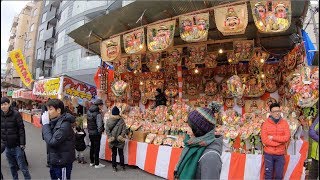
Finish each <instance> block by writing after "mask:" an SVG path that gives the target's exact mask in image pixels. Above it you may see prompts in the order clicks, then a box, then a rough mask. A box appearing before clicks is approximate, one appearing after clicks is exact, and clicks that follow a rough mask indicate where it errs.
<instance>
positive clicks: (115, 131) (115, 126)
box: [106, 106, 127, 172]
mask: <svg viewBox="0 0 320 180" xmlns="http://www.w3.org/2000/svg"><path fill="white" fill-rule="evenodd" d="M111 114H112V115H111V117H110V118H109V119H108V121H107V125H106V133H107V136H108V143H109V148H110V149H112V167H113V171H114V172H117V171H118V169H117V153H119V157H120V166H121V167H122V169H123V170H125V166H124V155H123V149H124V145H125V138H124V137H125V135H126V133H127V126H126V123H125V122H124V120H123V119H122V117H121V116H120V110H119V108H118V107H117V106H114V107H113V108H112V112H111Z"/></svg>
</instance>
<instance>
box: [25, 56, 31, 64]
mask: <svg viewBox="0 0 320 180" xmlns="http://www.w3.org/2000/svg"><path fill="white" fill-rule="evenodd" d="M30 60H31V57H30V56H28V57H26V63H27V65H29V63H30Z"/></svg>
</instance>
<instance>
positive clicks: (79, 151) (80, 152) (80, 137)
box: [75, 126, 87, 164]
mask: <svg viewBox="0 0 320 180" xmlns="http://www.w3.org/2000/svg"><path fill="white" fill-rule="evenodd" d="M75 136H76V143H75V144H76V157H77V160H78V163H82V164H86V163H87V162H86V161H85V160H84V150H86V147H87V146H86V143H85V142H84V138H85V137H86V132H85V131H84V129H83V128H82V127H80V126H77V127H76V131H75Z"/></svg>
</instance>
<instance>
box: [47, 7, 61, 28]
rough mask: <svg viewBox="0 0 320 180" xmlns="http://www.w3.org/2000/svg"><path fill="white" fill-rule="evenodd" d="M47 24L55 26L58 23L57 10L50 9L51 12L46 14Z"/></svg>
mask: <svg viewBox="0 0 320 180" xmlns="http://www.w3.org/2000/svg"><path fill="white" fill-rule="evenodd" d="M47 20H48V23H50V24H53V25H56V24H57V21H58V15H57V8H55V7H52V9H51V11H49V12H48V13H47Z"/></svg>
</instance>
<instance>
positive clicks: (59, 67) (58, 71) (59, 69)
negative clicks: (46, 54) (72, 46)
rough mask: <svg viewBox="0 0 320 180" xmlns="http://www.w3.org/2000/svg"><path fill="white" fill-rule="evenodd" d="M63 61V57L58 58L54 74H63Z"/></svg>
mask: <svg viewBox="0 0 320 180" xmlns="http://www.w3.org/2000/svg"><path fill="white" fill-rule="evenodd" d="M62 60H63V56H62V55H60V56H58V57H57V58H56V63H55V64H54V65H53V66H54V67H55V68H54V73H55V74H61V73H62Z"/></svg>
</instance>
